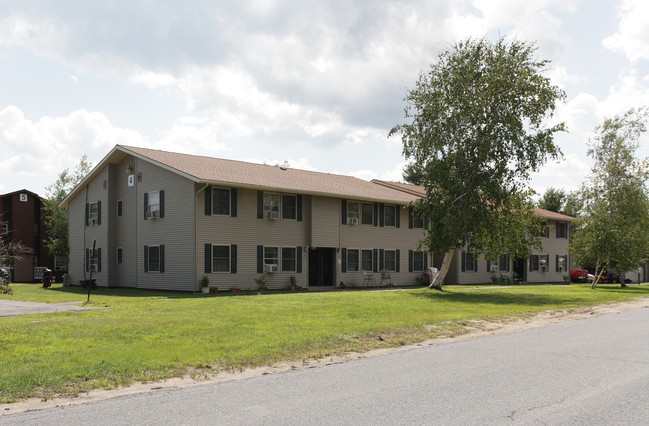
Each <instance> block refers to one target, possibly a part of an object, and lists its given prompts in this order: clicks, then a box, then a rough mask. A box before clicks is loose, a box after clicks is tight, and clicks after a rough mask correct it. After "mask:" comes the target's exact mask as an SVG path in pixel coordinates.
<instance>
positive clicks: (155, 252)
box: [148, 246, 160, 272]
mask: <svg viewBox="0 0 649 426" xmlns="http://www.w3.org/2000/svg"><path fill="white" fill-rule="evenodd" d="M148 272H160V246H149V262H148Z"/></svg>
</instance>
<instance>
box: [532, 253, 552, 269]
mask: <svg viewBox="0 0 649 426" xmlns="http://www.w3.org/2000/svg"><path fill="white" fill-rule="evenodd" d="M549 263H550V255H548V254H532V255H530V271H541V272H547V271H548V266H549Z"/></svg>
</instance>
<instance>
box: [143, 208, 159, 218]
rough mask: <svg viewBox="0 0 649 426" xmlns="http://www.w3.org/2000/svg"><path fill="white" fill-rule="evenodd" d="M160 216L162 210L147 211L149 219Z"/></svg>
mask: <svg viewBox="0 0 649 426" xmlns="http://www.w3.org/2000/svg"><path fill="white" fill-rule="evenodd" d="M159 217H160V210H153V211H148V212H146V218H147V219H158V218H159Z"/></svg>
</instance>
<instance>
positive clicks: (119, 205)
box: [117, 200, 122, 217]
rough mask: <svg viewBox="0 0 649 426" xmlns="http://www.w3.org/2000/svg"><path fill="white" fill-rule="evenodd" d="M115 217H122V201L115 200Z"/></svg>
mask: <svg viewBox="0 0 649 426" xmlns="http://www.w3.org/2000/svg"><path fill="white" fill-rule="evenodd" d="M117 217H122V200H117Z"/></svg>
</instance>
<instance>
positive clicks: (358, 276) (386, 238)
mask: <svg viewBox="0 0 649 426" xmlns="http://www.w3.org/2000/svg"><path fill="white" fill-rule="evenodd" d="M352 201H353V200H352ZM397 211H398V214H399V224H400V226H399V227H398V228H397V227H396V226H373V225H351V224H346V225H340V248H341V249H343V248H344V249H360V250H362V249H372V250H373V249H377V250H381V249H382V250H399V264H400V268H399V272H389V274H390V275H391V282H392V283H394V284H395V285H419V284H421V283H420V282H419V281H417V278H418V277H420V276H421V274H422V271H415V272H409V271H408V270H409V255H408V253H409V250H413V251H417V247H418V244H419V241H420V240H421V239H423V236H424V232H423V230H422V229H409V224H408V208H407V207H406V206H397ZM379 214H380V213H379ZM378 223H379V224H380V220H379V221H378ZM341 257H342V250H340V251H339V253H338V259H339V260H340V262H338V271H339V273H340V280H342V281H343V282H344V283H345V285H346V286H350V287H354V286H361V285H362V284H363V281H364V276H363V273H362V272H361V271H354V272H345V273H343V272H342V270H341V268H340V265H341V263H342V259H341ZM427 264H428V265H429V266H432V260H431V259H430V257H429V258H428V261H427ZM359 269H362V268H361V267H360V266H359ZM375 269H376V270H378V269H379V266H378V265H376V266H375ZM373 275H374V279H375V281H376V283H377V284H379V283H380V281H381V273H380V271H379V272H376V273H374V274H373Z"/></svg>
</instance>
